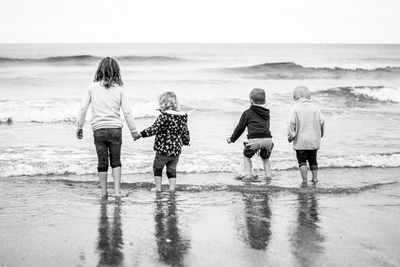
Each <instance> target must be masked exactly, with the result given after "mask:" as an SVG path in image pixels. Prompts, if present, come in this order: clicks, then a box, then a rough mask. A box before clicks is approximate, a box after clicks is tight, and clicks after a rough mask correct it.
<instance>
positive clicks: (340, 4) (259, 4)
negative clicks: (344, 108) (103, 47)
mask: <svg viewBox="0 0 400 267" xmlns="http://www.w3.org/2000/svg"><path fill="white" fill-rule="evenodd" d="M0 4H1V11H2V12H1V13H2V15H1V16H0V42H1V43H14V42H41V43H46V42H268V43H270V42H275V43H276V42H278V43H280V42H289V43H291V42H295V43H400V31H399V30H400V14H399V11H400V1H398V0H334V1H333V0H140V1H139V0H64V1H60V0H0Z"/></svg>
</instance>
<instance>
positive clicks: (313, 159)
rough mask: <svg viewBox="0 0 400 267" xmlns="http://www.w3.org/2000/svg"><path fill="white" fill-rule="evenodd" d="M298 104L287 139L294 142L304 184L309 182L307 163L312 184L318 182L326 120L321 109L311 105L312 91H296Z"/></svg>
mask: <svg viewBox="0 0 400 267" xmlns="http://www.w3.org/2000/svg"><path fill="white" fill-rule="evenodd" d="M293 99H294V101H295V102H296V103H295V105H294V107H293V109H292V111H291V114H290V117H289V121H288V130H287V137H288V141H289V143H290V142H293V148H294V150H295V151H296V156H297V161H298V163H299V168H300V174H301V178H302V179H303V182H307V172H308V167H307V161H308V164H309V166H310V170H311V173H312V182H314V183H316V182H317V181H318V176H317V172H318V162H317V151H318V149H319V148H320V145H321V138H322V137H323V136H324V132H325V120H324V117H323V115H322V113H321V111H320V110H319V108H318V107H317V106H316V105H314V104H313V103H311V101H310V99H311V95H310V91H309V90H308V88H307V87H305V86H300V87H297V88H295V89H294V91H293Z"/></svg>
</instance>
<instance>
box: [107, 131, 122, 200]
mask: <svg viewBox="0 0 400 267" xmlns="http://www.w3.org/2000/svg"><path fill="white" fill-rule="evenodd" d="M108 132H109V135H110V136H109V147H108V149H109V150H110V165H111V168H112V175H113V178H114V192H115V196H116V197H120V196H121V146H122V130H121V129H109V130H108Z"/></svg>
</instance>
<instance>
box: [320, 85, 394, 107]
mask: <svg viewBox="0 0 400 267" xmlns="http://www.w3.org/2000/svg"><path fill="white" fill-rule="evenodd" d="M317 94H319V95H327V96H330V97H331V96H333V97H346V98H348V99H354V100H356V101H364V102H393V103H400V88H397V89H396V88H391V87H386V86H354V87H351V86H346V87H335V88H330V89H326V90H321V91H318V92H317Z"/></svg>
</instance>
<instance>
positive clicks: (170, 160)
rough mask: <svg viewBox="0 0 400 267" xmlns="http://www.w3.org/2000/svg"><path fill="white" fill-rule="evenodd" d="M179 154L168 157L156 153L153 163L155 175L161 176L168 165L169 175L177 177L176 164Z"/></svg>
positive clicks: (169, 176)
mask: <svg viewBox="0 0 400 267" xmlns="http://www.w3.org/2000/svg"><path fill="white" fill-rule="evenodd" d="M178 161H179V156H176V157H168V156H163V155H161V154H158V153H156V156H155V158H154V164H153V171H154V176H158V177H161V176H162V172H163V169H164V166H167V177H168V179H170V178H176V166H177V165H178Z"/></svg>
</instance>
